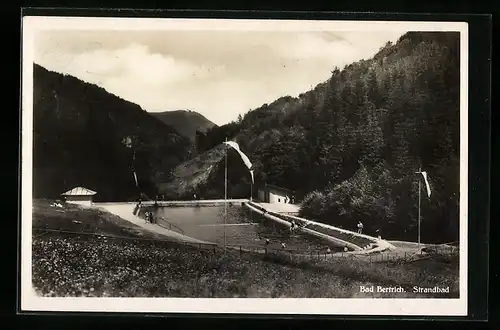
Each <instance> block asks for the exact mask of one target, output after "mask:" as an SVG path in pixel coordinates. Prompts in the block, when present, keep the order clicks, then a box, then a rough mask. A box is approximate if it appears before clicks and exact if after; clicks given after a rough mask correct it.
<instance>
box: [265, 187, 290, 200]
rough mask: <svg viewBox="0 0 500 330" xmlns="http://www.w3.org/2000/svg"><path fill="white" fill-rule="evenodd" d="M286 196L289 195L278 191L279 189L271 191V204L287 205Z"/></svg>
mask: <svg viewBox="0 0 500 330" xmlns="http://www.w3.org/2000/svg"><path fill="white" fill-rule="evenodd" d="M286 196H288V193H286V192H283V191H280V190H277V189H269V203H286ZM288 198H290V199H291V198H292V196H288Z"/></svg>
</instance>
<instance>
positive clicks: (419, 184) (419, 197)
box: [418, 168, 422, 250]
mask: <svg viewBox="0 0 500 330" xmlns="http://www.w3.org/2000/svg"><path fill="white" fill-rule="evenodd" d="M418 173H419V174H421V173H422V169H421V168H419V170H418ZM421 185H422V183H421V181H420V178H418V249H419V250H420V203H421V192H420V190H421Z"/></svg>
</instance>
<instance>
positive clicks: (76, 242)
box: [32, 201, 458, 298]
mask: <svg viewBox="0 0 500 330" xmlns="http://www.w3.org/2000/svg"><path fill="white" fill-rule="evenodd" d="M33 226H34V227H36V228H48V229H50V228H52V229H64V230H67V231H73V232H77V231H84V232H94V233H99V234H111V235H120V236H127V237H129V238H130V239H125V238H111V237H103V236H96V235H88V234H85V235H84V234H80V235H78V234H69V233H68V234H64V233H57V232H45V231H38V230H37V231H34V239H33V268H32V269H33V285H34V287H35V290H36V291H37V292H38V293H39V294H42V295H47V296H99V297H106V296H108V297H109V296H115V297H255V298H257V297H258V298H270V297H298V298H306V297H307V298H319V297H331V298H334V297H335V298H348V297H356V298H362V297H379V298H394V297H398V298H407V297H419V298H421V297H432V296H433V295H432V294H425V295H423V294H414V293H412V292H410V290H411V287H413V286H415V285H418V286H422V287H433V286H436V285H437V286H440V287H446V286H449V287H450V292H451V294H449V295H443V294H434V297H449V298H452V297H457V296H458V269H457V263H456V262H448V263H444V262H437V261H434V260H423V261H419V262H415V263H409V264H399V263H392V264H385V263H368V262H363V261H359V260H356V259H352V258H349V259H348V258H339V259H332V260H323V261H320V260H318V261H304V260H302V261H294V260H285V259H282V258H280V257H272V256H267V257H262V256H255V255H251V254H247V255H244V256H239V255H237V253H234V252H233V253H231V254H227V255H226V256H224V255H223V254H222V252H221V251H220V250H218V249H214V248H207V249H203V248H202V249H200V248H197V247H195V246H188V245H184V244H181V243H178V242H169V241H160V240H148V239H147V238H149V239H151V238H156V239H158V238H160V236H159V235H156V234H152V233H148V232H144V231H143V230H142V229H141V228H138V227H135V226H133V225H132V224H129V223H128V222H126V221H124V220H121V219H120V218H117V217H115V216H113V215H110V214H107V213H104V212H101V211H97V210H92V209H80V208H78V207H75V206H65V207H64V208H53V207H50V206H49V202H48V201H36V202H35V203H34V219H33ZM84 228H86V229H84ZM136 238H142V239H136ZM145 238H146V239H145ZM361 285H364V286H370V285H374V286H378V285H380V286H385V287H387V286H398V285H400V286H402V287H404V288H405V289H406V290H407V291H408V292H406V293H390V294H389V293H360V290H359V288H360V286H361Z"/></svg>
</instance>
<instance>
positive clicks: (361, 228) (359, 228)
mask: <svg viewBox="0 0 500 330" xmlns="http://www.w3.org/2000/svg"><path fill="white" fill-rule="evenodd" d="M361 233H363V223H362V222H361V221H359V222H358V234H361Z"/></svg>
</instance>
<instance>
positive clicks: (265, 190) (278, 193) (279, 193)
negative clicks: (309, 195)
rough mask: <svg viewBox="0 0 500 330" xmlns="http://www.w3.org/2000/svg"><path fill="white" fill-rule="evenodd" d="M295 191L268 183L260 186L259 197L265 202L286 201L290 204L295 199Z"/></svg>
mask: <svg viewBox="0 0 500 330" xmlns="http://www.w3.org/2000/svg"><path fill="white" fill-rule="evenodd" d="M293 197H294V192H293V191H291V190H288V189H285V188H281V187H277V186H273V185H270V184H266V185H265V186H264V187H262V188H259V190H258V198H259V200H260V201H261V202H264V203H285V204H290V203H292V200H293V199H294V198H293Z"/></svg>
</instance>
